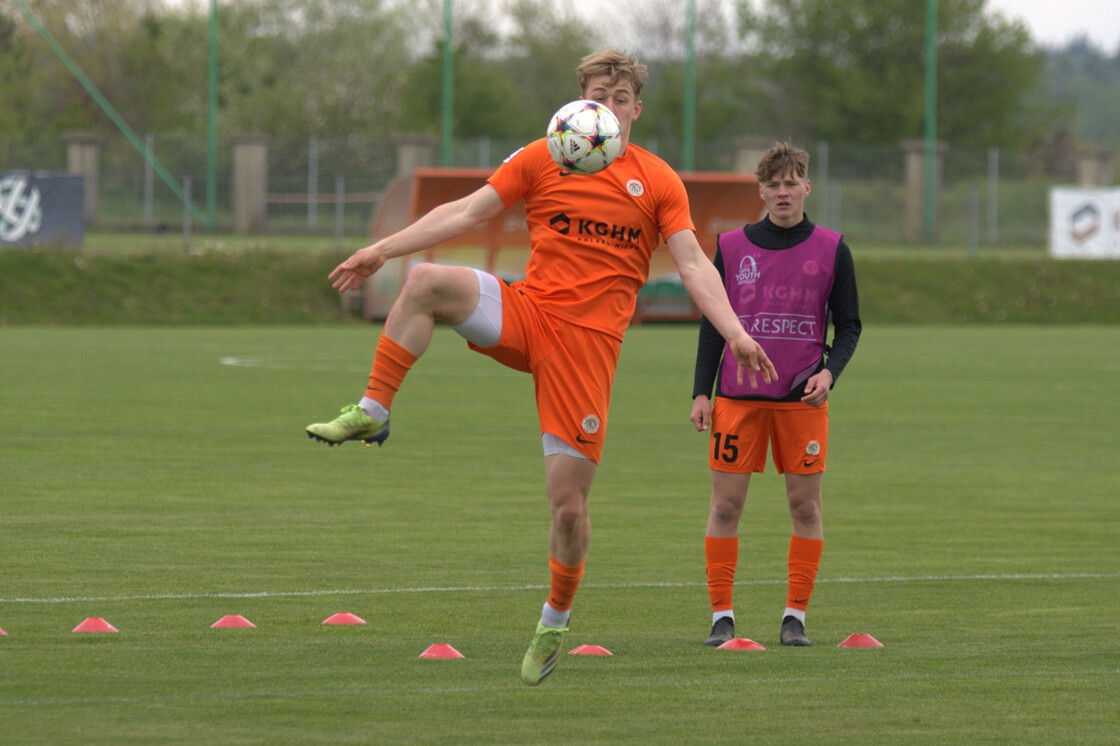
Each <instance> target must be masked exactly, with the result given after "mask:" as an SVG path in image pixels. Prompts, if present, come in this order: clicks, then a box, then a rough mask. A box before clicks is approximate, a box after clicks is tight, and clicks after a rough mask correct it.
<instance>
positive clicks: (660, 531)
mask: <svg viewBox="0 0 1120 746" xmlns="http://www.w3.org/2000/svg"><path fill="white" fill-rule="evenodd" d="M377 331H378V330H377V329H376V327H373V328H371V327H366V326H355V325H345V326H321V327H313V326H295V327H278V326H268V327H234V328H229V327H223V328H203V327H177V328H164V329H157V328H135V327H124V328H97V327H94V328H33V327H24V328H12V327H0V349H3V350H4V354H3V361H2V362H0V413H2V415H0V416H2V418H3V420H2V422H3V427H2V428H0V492H2V493H3V499H2V500H0V530H2V532H3V549H2V551H0V557H2V559H0V573H2V576H3V582H2V583H0V628H2V629H3V630H4V631H6V632H7V635H6V636H2V637H0V721H2V722H3V723H4V726H3V736H0V740H2V741H3V742H4V743H5V744H8V743H12V744H23V743H26V744H42V743H49V744H68V743H74V744H77V743H82V744H101V743H106V744H107V743H118V744H119V743H124V744H130V743H135V744H153V743H196V742H213V743H222V744H241V743H246V744H248V743H301V744H303V743H331V744H339V743H433V744H434V743H539V742H544V741H553V740H556V741H568V742H579V743H604V744H606V743H638V742H643V743H744V742H752V743H774V744H778V743H788V742H790V741H793V742H810V743H860V744H907V743H938V744H941V743H968V744H977V743H982V744H985V743H990V744H1021V743H1046V744H1062V743H1068V744H1094V743H1099V744H1105V743H1115V741H1116V738H1117V734H1118V733H1120V722H1118V721H1117V716H1116V704H1115V703H1116V701H1117V700H1118V699H1120V663H1118V661H1120V637H1118V635H1117V634H1116V619H1117V618H1118V617H1120V554H1118V553H1117V552H1116V549H1115V542H1116V530H1117V526H1118V525H1120V505H1118V504H1117V501H1116V495H1117V494H1120V471H1118V470H1117V469H1116V463H1117V461H1116V450H1115V449H1116V423H1117V422H1118V421H1120V395H1118V394H1117V387H1116V383H1115V381H1116V379H1117V375H1118V374H1120V327H1117V326H1076V327H1056V326H1047V327H1038V326H999V327H997V326H954V327H948V326H923V327H909V326H879V327H876V326H871V327H869V328H867V329H866V330H865V332H864V338H863V340H862V341H861V345H860V349H859V351H858V352H857V354H856V357H855V359H854V360H853V362H852V364H851V365H850V367H849V369H848V371H847V372H846V373H845V375H844V376H843V377H842V378H841V380H840V382H839V384H838V386H837V388H836V390H835V391H834V393H833V397H832V399H831V413H832V444H831V447H830V463H829V467H830V468H829V472H828V475H827V477H826V479H825V536H826V543H825V556H824V560H823V563H822V569H821V575H820V579H819V583H818V586H817V591H816V593H815V595H814V598H813V604H812V606H811V607H810V610H809V619H808V624H807V632H808V634H809V636H810V638H812V639H813V641H814V646H813V647H812V648H808V649H787V648H782V647H781V646H780V645H779V644H778V641H777V632H778V625H779V622H780V619H779V615H780V612H781V607H782V605H783V603H784V598H785V588H784V574H785V567H784V564H785V547H786V544H787V543H788V536H789V518H788V513H787V512H786V510H785V506H784V497H783V493H782V488H781V481H780V479H779V478H778V477H777V476H776V475H775V474H774V473H773V471H772V467H770V470H769V471H768V472H767V473H766V474H764V475H762V476H761V477H757V478H756V480H755V482H754V484H753V486H752V494H751V499H750V500H749V501H748V506H747V512H746V514H745V516H744V522H743V525H742V527H741V528H742V531H741V535H742V538H741V547H742V550H741V559H740V571H739V576H738V580H739V582H738V583H737V586H736V615H737V617H738V619H739V622H738V625H737V627H738V632H739V633H740V634H741V635H744V636H748V637H750V638H752V639H754V640H756V641H758V642H760V643H761V644H763V645H764V646H765V647H766V648H767V650H766V651H764V652H726V651H715V650H712V649H709V648H705V647H704V646H702V645H701V644H700V641H701V640H702V639H703V637H704V636H705V635H706V633H707V631H708V630H707V628H708V626H709V623H710V612H709V611H708V608H707V594H706V591H705V588H704V582H703V581H704V570H703V553H702V539H703V530H704V522H705V520H706V516H707V493H708V481H707V469H706V461H705V440H704V437H703V436H702V435H700V434H697V433H695V432H694V431H692V429H691V426H690V425H689V423H688V420H687V417H688V409H689V398H688V394H689V392H690V388H691V367H692V363H691V360H692V355H693V351H694V346H695V328H694V326H693V325H690V324H681V325H646V326H641V327H636V328H634V329H632V330H631V331H630V333H629V336H628V340H627V343H626V344H625V345H624V347H623V356H622V360H621V363H620V368H619V373H618V378H617V382H616V387H615V392H616V393H615V398H614V404H613V408H612V412H611V422H610V432H609V435H608V438H607V447H606V450H605V453H604V461H603V464H602V466H601V468H600V472H599V478H598V480H597V482H596V486H595V489H594V491H593V494H592V508H591V511H592V522H593V538H592V546H591V554H590V557H589V561H588V570H587V575H586V577H585V581H584V584H583V586H582V587H581V590H580V594H579V596H578V598H577V601H576V607H575V614H574V617H573V627H572V632H571V633H570V634H569V636H568V637H567V638H566V639H565V641H564V649H565V650H568V649H571V648H575V647H576V646H578V645H583V644H596V645H601V646H603V647H606V648H607V649H609V650H611V651H612V652H613V653H614V655H613V656H611V657H599V656H565V659H564V660H562V661H561V662H560V665H559V667H558V669H557V672H556V674H555V675H554V676H553V677H552V678H550V679H549V680H548V681H547V682H545V684H544V685H542V686H541V687H540V688H538V689H531V688H528V687H525V686H523V685H521V684H520V682H519V680H518V676H517V673H518V668H519V665H520V659H521V655H522V653H523V652H524V648H525V646H526V645H527V644H528V640H529V636H530V635H531V632H532V628H533V625H534V624H535V618H536V616H537V614H538V613H539V609H540V605H541V603H542V602H543V600H544V587H545V583H546V581H547V572H546V557H545V556H544V555H543V551H544V547H545V536H546V531H547V524H548V509H547V504H546V502H545V500H544V497H543V487H542V483H543V468H542V460H541V457H540V441H539V436H538V434H537V427H536V421H535V417H534V415H533V409H532V386H531V382H530V380H529V379H528V378H527V377H526V376H522V375H519V374H516V373H513V372H510V371H506V370H504V369H502V368H500V367H499V366H497V365H496V364H494V363H493V362H492V361H490V360H488V359H486V358H483V357H482V356H479V355H475V354H473V353H470V352H469V351H467V350H466V349H465V345H464V344H463V343H462V341H461V340H459V339H458V337H456V336H455V335H454V334H452V333H451V332H450V331H448V330H446V329H442V328H441V329H439V330H437V334H436V337H435V339H434V341H433V346H432V348H431V350H430V351H429V354H428V355H427V356H425V357H424V358H423V360H422V361H421V363H420V364H419V365H418V366H417V368H416V369H415V370H414V372H413V375H412V376H411V377H410V378H409V380H408V382H407V383H406V387H405V389H403V390H402V392H401V394H400V395H399V396H398V399H397V403H396V407H395V410H394V419H393V434H392V437H391V438H390V439H389V441H388V442H387V443H386V445H385V446H384V447H383V448H380V449H378V448H370V449H367V448H364V447H362V446H360V445H357V444H350V445H347V446H345V447H343V448H334V449H328V448H325V447H323V446H321V445H319V444H315V443H313V442H311V441H309V440H307V439H306V437H305V436H304V434H303V427H304V425H306V424H307V423H308V422H311V421H313V420H318V419H322V418H325V417H329V416H332V415H333V413H334V412H336V411H337V409H338V408H339V407H340V406H342V405H343V404H347V403H350V402H352V401H354V400H355V399H356V398H357V397H358V396H360V394H361V390H362V388H363V387H364V383H365V376H366V374H367V373H368V368H369V359H370V355H371V352H372V347H373V344H374V342H375V340H376V334H377ZM336 612H351V613H354V614H357V615H358V616H360V617H362V618H363V619H365V620H366V621H367V622H368V623H367V624H366V625H356V626H346V627H331V626H324V625H322V624H321V622H322V620H324V619H325V618H326V617H328V616H330V615H331V614H334V613H336ZM228 614H240V615H244V616H245V617H247V618H248V619H250V620H251V621H252V622H253V623H254V624H256V628H255V629H230V630H215V629H211V628H210V625H211V624H212V623H213V622H215V621H216V620H217V619H219V618H220V617H222V616H224V615H228ZM87 617H102V618H105V619H106V620H108V621H109V622H110V623H111V624H113V625H114V626H115V627H116V628H117V629H119V630H120V631H119V632H118V633H117V634H91V635H83V634H73V633H72V632H71V630H72V629H73V628H74V627H75V626H76V625H77V624H78V623H79V622H81V621H82V620H83V619H85V618H87ZM862 632H866V633H870V634H872V635H874V636H875V637H876V638H877V639H878V640H880V641H881V642H882V643H883V645H884V647H883V648H881V649H876V650H848V649H839V648H837V647H836V645H837V643H838V642H840V641H841V640H842V639H844V638H845V637H846V636H848V635H849V634H852V633H862ZM434 643H448V644H451V645H453V646H454V647H455V648H456V649H457V650H459V651H460V652H462V653H463V655H464V656H465V657H464V658H463V659H462V660H434V661H433V660H421V659H419V658H418V656H419V654H420V653H421V652H422V651H423V650H424V649H425V648H426V647H427V646H429V645H431V644H434Z"/></svg>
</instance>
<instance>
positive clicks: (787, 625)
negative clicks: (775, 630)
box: [782, 616, 813, 648]
mask: <svg viewBox="0 0 1120 746" xmlns="http://www.w3.org/2000/svg"><path fill="white" fill-rule="evenodd" d="M782 644H783V645H792V646H794V647H799V648H807V647H809V646H810V645H812V644H813V643H811V642H809V638H808V637H806V636H805V625H804V624H802V623H801V620H800V619H798V618H797V617H795V616H787V617H786V618H785V619H783V620H782Z"/></svg>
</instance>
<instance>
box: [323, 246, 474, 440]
mask: <svg viewBox="0 0 1120 746" xmlns="http://www.w3.org/2000/svg"><path fill="white" fill-rule="evenodd" d="M479 298H480V294H479V279H478V278H477V276H476V274H475V270H473V269H471V268H469V267H445V266H441V265H437V264H426V263H425V264H418V265H417V266H416V267H414V268H413V269H412V271H411V272H410V273H409V275H408V278H407V279H406V280H405V283H404V286H403V287H402V288H401V292H400V295H399V296H398V297H397V300H396V302H395V303H393V307H392V309H390V311H389V317H388V318H387V319H386V320H385V329H384V330H383V332H382V334H381V338H380V339H379V340H378V343H377V349H376V351H375V352H374V357H373V366H372V367H371V369H370V375H369V386H368V387H367V388H366V391H365V396H363V397H362V399H361V401H360V402H359V403H358V404H351V405H348V406H346V407H344V408H343V409H342V414H341V415H339V416H338V417H336V418H335V419H334V420H332V421H331V422H322V423H315V424H312V425H308V426H307V437H309V438H313V439H315V440H318V441H320V442H324V443H327V444H328V445H341V444H342V443H344V442H346V441H348V440H359V441H362V442H363V443H365V444H366V445H371V444H373V443H377V444H378V445H381V444H382V443H384V442H385V439H386V438H388V437H389V410H390V408H391V407H392V405H393V398H394V397H395V396H396V394H397V392H398V391H399V390H400V387H401V384H402V383H403V382H404V378H405V376H406V375H408V372H409V371H410V370H411V369H412V366H413V365H414V364H415V363H416V361H417V360H418V359H419V357H420V356H421V355H423V354H424V352H425V350H427V349H428V345H429V344H430V343H431V340H432V332H433V330H434V329H435V325H436V322H437V321H441V322H444V323H447V324H452V325H458V324H462V323H464V322H465V321H467V319H468V318H469V317H470V316H471V314H472V313H473V312H474V311H475V309H476V308H477V307H478V306H479Z"/></svg>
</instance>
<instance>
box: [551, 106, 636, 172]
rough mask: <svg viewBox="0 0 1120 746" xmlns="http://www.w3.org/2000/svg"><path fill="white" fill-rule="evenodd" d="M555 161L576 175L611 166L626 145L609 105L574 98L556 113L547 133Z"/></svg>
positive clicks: (598, 170)
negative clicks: (623, 145) (574, 99)
mask: <svg viewBox="0 0 1120 746" xmlns="http://www.w3.org/2000/svg"><path fill="white" fill-rule="evenodd" d="M545 136H546V138H547V139H548V152H549V153H551V154H552V160H554V161H556V163H557V164H559V166H560V167H561V168H563V169H566V170H568V171H571V172H572V173H574V174H594V173H598V172H600V171H602V170H603V169H604V168H606V167H607V166H609V165H611V161H613V160H614V159H615V156H617V155H618V151H619V149H621V148H622V129H621V128H620V127H619V125H618V118H617V117H615V115H614V112H612V111H611V110H610V109H608V108H607V107H605V106H603V105H602V104H599V103H596V102H594V101H584V100H579V101H572V102H571V103H568V104H564V105H563V106H561V107H560V110H559V111H557V112H556V113H555V114H553V115H552V119H551V120H549V122H548V130H547V132H546V133H545Z"/></svg>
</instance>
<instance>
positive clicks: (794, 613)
mask: <svg viewBox="0 0 1120 746" xmlns="http://www.w3.org/2000/svg"><path fill="white" fill-rule="evenodd" d="M787 616H791V617H794V618H796V619H797V621H799V622H801V623H802V624H804V623H805V612H804V611H802V610H801V609H791V608H790V607H788V606H787V607H786V610H785V611H784V612H783V613H782V619H785V618H786V617H787Z"/></svg>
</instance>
